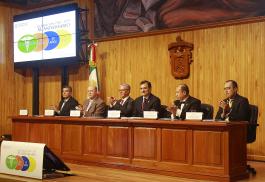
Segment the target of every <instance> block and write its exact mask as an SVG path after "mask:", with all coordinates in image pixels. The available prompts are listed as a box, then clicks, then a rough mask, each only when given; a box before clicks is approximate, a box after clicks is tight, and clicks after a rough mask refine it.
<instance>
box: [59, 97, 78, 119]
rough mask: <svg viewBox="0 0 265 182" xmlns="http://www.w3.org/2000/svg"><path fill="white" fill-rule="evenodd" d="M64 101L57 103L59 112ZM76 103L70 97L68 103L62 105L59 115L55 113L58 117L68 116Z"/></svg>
mask: <svg viewBox="0 0 265 182" xmlns="http://www.w3.org/2000/svg"><path fill="white" fill-rule="evenodd" d="M63 102H64V99H62V100H61V101H60V103H59V106H58V109H59V110H60V109H61V107H62V105H63ZM78 105H79V104H78V101H77V100H75V98H73V97H70V98H69V99H68V101H67V102H66V103H65V104H64V106H63V108H62V110H61V111H60V113H57V115H59V116H70V110H75V107H76V106H78Z"/></svg>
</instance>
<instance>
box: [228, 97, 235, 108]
mask: <svg viewBox="0 0 265 182" xmlns="http://www.w3.org/2000/svg"><path fill="white" fill-rule="evenodd" d="M233 102H234V99H229V101H228V105H229V108H232V105H233Z"/></svg>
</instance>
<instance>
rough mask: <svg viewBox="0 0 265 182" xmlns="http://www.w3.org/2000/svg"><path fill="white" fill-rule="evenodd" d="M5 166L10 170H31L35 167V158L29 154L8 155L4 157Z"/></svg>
mask: <svg viewBox="0 0 265 182" xmlns="http://www.w3.org/2000/svg"><path fill="white" fill-rule="evenodd" d="M6 167H7V168H8V169H11V170H20V171H28V172H33V171H34V170H35V169H36V160H35V159H34V158H33V157H31V156H27V157H26V156H19V155H9V156H7V157H6Z"/></svg>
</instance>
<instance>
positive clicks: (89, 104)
mask: <svg viewBox="0 0 265 182" xmlns="http://www.w3.org/2000/svg"><path fill="white" fill-rule="evenodd" d="M92 102H93V100H89V103H88V105H87V108H86V111H88V110H89V109H90V107H91V105H92Z"/></svg>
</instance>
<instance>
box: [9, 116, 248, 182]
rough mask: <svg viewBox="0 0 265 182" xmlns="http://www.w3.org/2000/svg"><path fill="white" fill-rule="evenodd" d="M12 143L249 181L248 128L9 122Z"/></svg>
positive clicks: (75, 158)
mask: <svg viewBox="0 0 265 182" xmlns="http://www.w3.org/2000/svg"><path fill="white" fill-rule="evenodd" d="M12 122H13V125H12V128H13V129H12V130H13V133H12V135H13V136H12V137H13V140H14V141H24V142H37V143H45V144H47V146H48V147H49V148H50V149H51V150H52V151H54V152H55V153H56V154H57V155H59V157H61V158H62V159H63V160H65V161H68V162H71V163H78V164H88V165H91V164H96V165H103V166H109V167H118V168H122V169H127V170H137V171H146V172H152V173H159V174H166V175H174V176H180V177H187V178H194V179H208V180H216V181H234V180H238V179H243V178H247V177H248V174H247V173H246V123H244V122H230V123H227V122H213V121H212V122H210V121H177V120H174V121H171V120H144V119H99V118H74V117H36V116H14V117H12Z"/></svg>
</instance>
